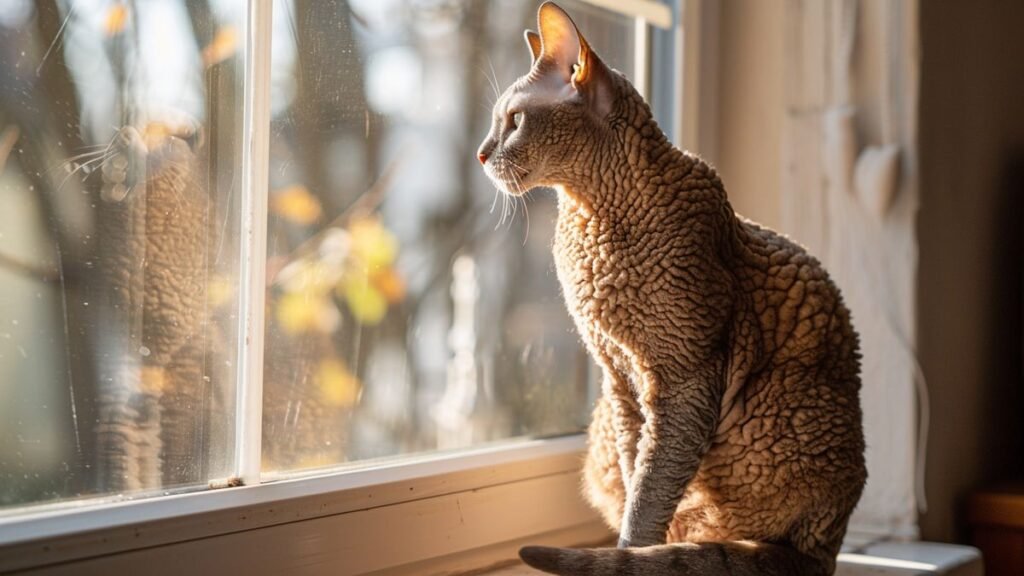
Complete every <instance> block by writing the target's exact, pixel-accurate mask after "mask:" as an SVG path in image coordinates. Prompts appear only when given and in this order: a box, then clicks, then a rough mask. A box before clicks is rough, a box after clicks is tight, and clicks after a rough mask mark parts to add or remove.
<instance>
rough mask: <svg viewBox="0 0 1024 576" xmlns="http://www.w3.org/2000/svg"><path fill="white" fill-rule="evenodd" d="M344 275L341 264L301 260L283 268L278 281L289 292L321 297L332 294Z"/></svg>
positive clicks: (308, 259)
mask: <svg viewBox="0 0 1024 576" xmlns="http://www.w3.org/2000/svg"><path fill="white" fill-rule="evenodd" d="M344 273H345V271H344V270H343V269H342V265H341V263H338V262H331V261H327V260H314V259H312V258H301V259H299V260H295V261H294V262H291V263H289V264H288V265H287V266H285V267H284V268H282V269H281V271H280V272H278V279H279V281H280V282H281V285H282V286H283V287H284V289H285V290H287V291H288V292H295V293H302V294H313V295H320V294H326V293H328V292H330V291H331V289H332V288H334V286H335V285H337V283H338V281H339V280H341V277H342V275H343V274H344Z"/></svg>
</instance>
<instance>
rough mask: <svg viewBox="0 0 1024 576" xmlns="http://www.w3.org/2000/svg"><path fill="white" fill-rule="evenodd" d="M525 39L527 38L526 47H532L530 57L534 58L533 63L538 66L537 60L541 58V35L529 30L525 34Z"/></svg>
mask: <svg viewBox="0 0 1024 576" xmlns="http://www.w3.org/2000/svg"><path fill="white" fill-rule="evenodd" d="M523 38H526V45H527V46H529V47H530V55H531V56H532V58H533V59H532V60H531V63H533V64H536V63H537V58H540V50H541V47H540V35H539V34H537V33H536V32H534V31H533V30H527V31H525V32H523Z"/></svg>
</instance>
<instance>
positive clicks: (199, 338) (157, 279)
mask: <svg viewBox="0 0 1024 576" xmlns="http://www.w3.org/2000/svg"><path fill="white" fill-rule="evenodd" d="M203 150H204V145H203V138H202V128H201V127H199V126H198V125H197V124H196V123H195V122H184V123H175V124H169V123H163V122H151V123H148V124H147V125H146V126H145V127H144V128H142V129H136V128H135V127H133V126H130V125H129V126H124V127H122V128H120V129H119V130H118V131H117V133H116V134H115V135H114V137H113V139H112V141H111V143H110V144H109V145H108V146H107V147H106V149H105V150H104V157H103V161H102V163H101V166H102V170H101V172H102V180H103V181H102V186H101V188H100V193H99V198H100V202H99V203H98V204H97V220H98V221H97V228H98V234H99V238H100V240H99V242H100V254H101V258H100V259H99V260H100V266H99V268H100V271H101V278H102V280H101V282H100V286H99V288H98V290H97V291H96V292H97V294H96V296H97V299H98V302H97V305H96V306H94V308H95V309H96V312H97V316H96V323H97V325H98V326H102V327H104V328H106V329H104V330H99V331H98V332H99V333H100V334H103V335H104V336H103V341H104V344H105V345H104V346H102V347H101V350H102V354H101V355H100V358H99V359H98V368H99V385H100V387H101V393H100V394H99V396H98V398H97V405H98V406H97V407H98V419H97V422H96V428H95V433H96V442H97V464H98V466H97V468H98V480H97V481H98V489H100V490H104V491H123V490H145V489H149V490H152V489H156V488H159V487H161V486H174V485H180V484H186V483H192V482H197V481H199V480H201V479H202V475H203V471H202V465H200V464H197V463H196V457H195V456H196V453H197V452H198V451H199V447H200V446H202V445H203V444H204V443H205V442H207V441H208V438H207V436H208V434H209V431H208V430H204V426H203V424H204V422H203V419H204V417H205V416H206V410H208V409H209V408H210V406H209V404H210V401H209V400H210V399H209V398H208V397H207V396H209V390H210V388H211V384H209V377H208V375H207V372H208V370H207V367H206V365H205V364H206V362H207V358H206V356H207V353H206V346H207V344H208V343H209V338H208V336H207V334H208V332H209V331H210V329H211V322H210V318H209V310H208V308H209V307H208V306H207V305H206V299H207V292H206V288H207V283H208V279H209V278H208V276H209V272H208V270H209V255H208V252H209V248H210V246H211V245H212V244H213V242H212V241H211V234H212V233H211V230H212V228H211V226H210V223H211V210H212V207H211V202H210V196H209V193H208V190H207V185H206V183H205V180H204V178H203V177H202V175H203V174H204V169H203V168H202V166H201V161H202V157H203Z"/></svg>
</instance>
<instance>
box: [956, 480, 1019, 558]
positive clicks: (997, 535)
mask: <svg viewBox="0 0 1024 576" xmlns="http://www.w3.org/2000/svg"><path fill="white" fill-rule="evenodd" d="M967 520H968V523H969V524H970V526H971V539H972V542H973V544H974V545H975V546H977V547H978V548H980V549H981V553H982V555H983V556H984V558H985V574H986V575H988V576H1020V575H1021V574H1024V484H1016V485H1012V486H1006V487H1004V488H1001V489H995V490H990V491H985V492H978V493H975V494H973V495H972V496H971V499H970V502H969V503H968V507H967Z"/></svg>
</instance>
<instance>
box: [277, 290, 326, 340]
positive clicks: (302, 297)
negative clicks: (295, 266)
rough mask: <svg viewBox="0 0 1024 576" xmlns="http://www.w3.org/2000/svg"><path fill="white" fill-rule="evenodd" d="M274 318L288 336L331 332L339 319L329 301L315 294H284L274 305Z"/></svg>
mask: <svg viewBox="0 0 1024 576" xmlns="http://www.w3.org/2000/svg"><path fill="white" fill-rule="evenodd" d="M275 317H276V318H277V322H278V324H280V326H281V328H282V329H283V330H284V331H285V332H288V333H289V334H298V333H300V332H323V333H329V332H333V331H334V330H336V329H337V328H338V325H339V323H340V321H341V318H340V317H339V314H338V309H337V308H336V307H335V306H334V304H333V303H332V302H331V301H330V299H328V298H326V297H324V296H321V295H316V294H303V293H301V292H286V293H284V294H282V295H281V296H280V297H279V298H278V299H277V303H276V308H275Z"/></svg>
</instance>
